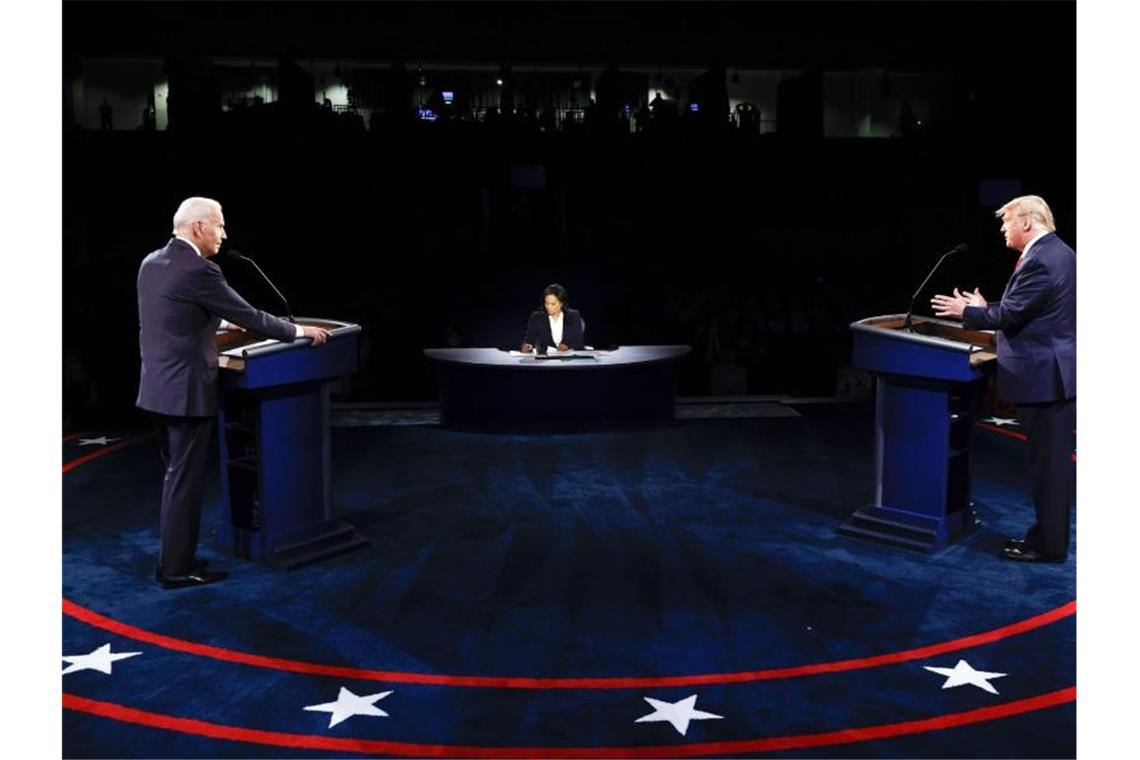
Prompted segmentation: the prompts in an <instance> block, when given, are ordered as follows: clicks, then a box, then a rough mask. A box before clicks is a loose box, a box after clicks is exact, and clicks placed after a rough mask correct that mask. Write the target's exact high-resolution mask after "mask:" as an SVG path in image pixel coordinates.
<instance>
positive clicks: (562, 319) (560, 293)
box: [522, 283, 586, 353]
mask: <svg viewBox="0 0 1140 760" xmlns="http://www.w3.org/2000/svg"><path fill="white" fill-rule="evenodd" d="M566 299H567V296H566V288H564V287H562V286H561V285H559V284H558V283H554V284H553V285H548V286H547V287H546V290H544V291H542V309H540V310H538V311H535V312H531V315H530V318H529V319H528V320H527V323H526V335H525V336H523V342H522V351H523V353H527V352H529V351H530V350H531V349H533V348H536V347H537V348H538V350H539V352H540V353H546V349H547V348H548V347H550V346H554V347H555V348H557V349H558V350H559V351H569V350H570V349H576V350H581V349H582V348H583V347H584V346H585V340H586V337H585V334H586V323H585V321H584V320H583V319H582V315H581V314H579V313H578V311H577V310H576V309H568V308H566Z"/></svg>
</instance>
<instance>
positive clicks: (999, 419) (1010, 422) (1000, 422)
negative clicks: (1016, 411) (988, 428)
mask: <svg viewBox="0 0 1140 760" xmlns="http://www.w3.org/2000/svg"><path fill="white" fill-rule="evenodd" d="M982 422H989V423H992V424H994V425H997V426H998V427H1004V426H1005V425H1020V423H1019V422H1018V421H1017V420H1016V419H1006V418H1005V417H987V418H986V419H984V420H982Z"/></svg>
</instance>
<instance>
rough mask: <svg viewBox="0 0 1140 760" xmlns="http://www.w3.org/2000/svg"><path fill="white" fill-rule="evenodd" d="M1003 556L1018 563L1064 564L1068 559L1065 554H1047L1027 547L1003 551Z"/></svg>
mask: <svg viewBox="0 0 1140 760" xmlns="http://www.w3.org/2000/svg"><path fill="white" fill-rule="evenodd" d="M1001 556H1003V557H1005V558H1006V559H1012V560H1015V561H1017V562H1064V561H1065V560H1066V559H1067V558H1066V557H1065V555H1063V554H1061V555H1057V554H1045V553H1043V552H1039V551H1037V550H1036V549H1028V548H1026V547H1025V546H1015V547H1013V548H1009V547H1007V548H1005V549H1002V552H1001Z"/></svg>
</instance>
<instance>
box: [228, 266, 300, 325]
mask: <svg viewBox="0 0 1140 760" xmlns="http://www.w3.org/2000/svg"><path fill="white" fill-rule="evenodd" d="M222 255H223V256H226V257H227V258H231V259H238V260H239V261H244V262H245V263H247V264H250V265H251V266H252V267H253V268H254V269H255V270H257V273H258V274H259V275H261V279H263V280H265V282H266V284H267V285H269V287H270V288H272V289H273V292H274V293H276V294H277V297H278V298H280V299H281V303H282V305H283V306H284V307H285V314H286V315H287V317H288V319H289V321H290V322H292V323H293V324H296V323H297V320H295V319H293V310H292V309H290V308H289V302H288V301H286V300H285V296H283V295H281V291H280V290H278V289H277V286H276V285H274V284H273V281H272V280H270V279H269V277H268V276H267V275H266V274H265V272H263V271H261V267H259V266H258V265H257V262H256V261H254V260H253V259H251V258H250V257H248V256H246V255H245V254H244V253H242V252H241V251H239V250H237V249H236V248H227V249H225V250H224V251H222Z"/></svg>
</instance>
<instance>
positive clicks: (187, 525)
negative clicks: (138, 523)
mask: <svg viewBox="0 0 1140 760" xmlns="http://www.w3.org/2000/svg"><path fill="white" fill-rule="evenodd" d="M151 422H152V424H153V425H154V429H155V432H156V433H157V434H158V446H159V453H161V454H162V463H163V465H164V466H165V468H166V471H165V475H164V476H163V479H162V512H161V514H160V517H159V537H160V544H159V550H158V569H159V573H160V574H162V575H187V574H189V573H190V572H191V571H193V569H194V561H195V560H194V552H195V551H196V549H197V547H198V530H199V525H200V523H201V519H202V491H203V488H204V487H205V484H206V465H207V463H208V461H209V453H210V441H211V440H212V439H213V437H214V418H213V417H171V416H169V415H165V414H154V413H152V414H151Z"/></svg>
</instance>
